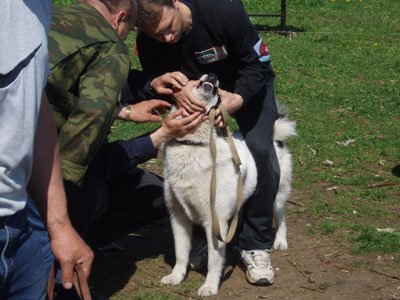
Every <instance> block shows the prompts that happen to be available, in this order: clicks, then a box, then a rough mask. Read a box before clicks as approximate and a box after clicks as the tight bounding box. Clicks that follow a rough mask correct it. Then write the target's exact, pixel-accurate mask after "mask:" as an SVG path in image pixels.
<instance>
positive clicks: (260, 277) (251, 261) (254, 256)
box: [240, 250, 274, 285]
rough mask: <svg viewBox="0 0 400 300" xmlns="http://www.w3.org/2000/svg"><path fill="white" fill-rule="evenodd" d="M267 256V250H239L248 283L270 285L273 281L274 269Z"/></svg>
mask: <svg viewBox="0 0 400 300" xmlns="http://www.w3.org/2000/svg"><path fill="white" fill-rule="evenodd" d="M269 256H270V251H269V250H249V251H245V250H242V251H240V257H241V260H242V262H243V264H244V265H245V267H246V278H247V281H248V282H249V283H251V284H254V285H271V284H273V283H274V270H273V268H272V265H271V261H270V258H269Z"/></svg>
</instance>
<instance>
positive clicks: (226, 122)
mask: <svg viewBox="0 0 400 300" xmlns="http://www.w3.org/2000/svg"><path fill="white" fill-rule="evenodd" d="M218 108H219V109H220V111H221V113H222V119H223V122H224V127H222V128H221V131H222V133H223V135H224V136H225V138H226V139H227V142H228V144H229V148H230V150H231V153H232V158H233V161H234V163H235V168H236V171H237V173H238V184H237V202H236V214H235V216H234V217H233V219H232V222H231V224H230V226H229V230H228V234H227V236H226V239H225V240H224V239H223V238H222V236H221V229H220V226H219V219H218V216H217V213H216V211H215V197H216V189H217V176H216V175H217V174H216V160H217V149H216V145H215V141H214V138H213V132H212V131H213V128H214V121H215V111H216V110H215V108H212V109H211V110H210V114H209V120H210V151H211V156H212V159H213V168H212V173H211V183H210V203H211V215H212V223H213V230H214V232H215V235H216V237H217V239H218V240H220V241H221V242H224V243H229V242H230V241H231V240H232V238H233V236H234V235H235V231H236V227H237V224H238V219H239V212H240V208H241V206H242V201H243V179H242V173H241V172H240V165H241V161H240V158H239V154H238V152H237V150H236V147H235V144H234V142H233V139H232V134H231V132H230V130H229V115H228V112H227V111H226V109H225V106H224V105H223V104H222V103H220V104H219V106H218Z"/></svg>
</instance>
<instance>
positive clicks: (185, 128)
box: [150, 109, 203, 148]
mask: <svg viewBox="0 0 400 300" xmlns="http://www.w3.org/2000/svg"><path fill="white" fill-rule="evenodd" d="M178 117H181V118H178ZM202 121H203V115H202V114H201V113H200V112H195V113H193V114H191V115H189V116H186V117H184V116H183V109H178V110H177V111H174V112H172V113H170V114H168V115H167V116H166V117H165V119H164V121H163V123H162V125H161V127H160V128H158V129H157V130H156V131H155V132H153V133H152V134H151V135H150V138H151V140H152V142H153V145H154V147H156V148H157V147H159V146H160V145H161V144H162V143H164V142H166V141H169V140H170V139H172V138H176V137H181V136H185V135H187V134H189V133H193V132H195V131H196V129H197V128H198V127H199V126H200V124H201V122H202Z"/></svg>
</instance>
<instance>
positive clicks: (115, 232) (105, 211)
mask: <svg viewBox="0 0 400 300" xmlns="http://www.w3.org/2000/svg"><path fill="white" fill-rule="evenodd" d="M64 184H65V191H66V194H67V200H68V201H67V203H68V214H69V216H70V219H71V223H72V225H73V226H74V228H75V229H76V230H77V231H78V233H79V234H80V235H81V236H82V237H83V239H84V240H85V241H86V242H87V243H88V244H89V245H90V246H91V247H93V248H97V247H100V246H104V245H106V244H108V243H110V242H112V241H113V240H114V239H116V238H118V237H122V236H123V235H125V234H126V233H128V232H129V229H131V228H132V226H137V225H140V224H143V223H145V222H149V221H153V220H156V219H158V218H161V217H163V216H166V215H167V209H166V207H165V205H164V195H163V179H162V178H161V177H159V176H157V175H156V174H154V173H151V172H149V171H146V170H142V169H140V168H135V169H134V170H132V171H131V172H130V173H127V174H124V175H123V176H117V177H112V178H108V179H105V178H102V177H101V176H96V174H93V172H92V173H90V172H89V173H88V174H87V175H86V176H85V179H84V181H83V183H82V185H81V186H78V185H74V184H72V183H70V182H68V181H65V182H64Z"/></svg>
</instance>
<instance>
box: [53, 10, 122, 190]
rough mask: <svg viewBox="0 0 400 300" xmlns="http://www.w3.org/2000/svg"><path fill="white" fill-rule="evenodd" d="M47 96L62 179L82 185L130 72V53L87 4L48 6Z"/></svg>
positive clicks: (118, 37) (104, 137)
mask: <svg viewBox="0 0 400 300" xmlns="http://www.w3.org/2000/svg"><path fill="white" fill-rule="evenodd" d="M49 57H50V76H49V78H48V83H47V86H46V93H47V96H48V99H49V102H50V105H51V108H52V111H53V116H54V119H55V121H56V125H57V131H58V134H59V144H60V156H61V167H62V171H63V177H64V179H66V180H69V181H71V182H73V183H75V184H81V183H82V180H83V177H84V175H85V172H86V170H87V168H88V165H89V164H90V162H91V161H92V159H93V158H94V156H95V155H96V153H97V151H98V150H99V148H100V146H101V145H102V144H103V143H104V142H105V140H106V137H107V134H108V132H109V130H110V128H111V125H112V123H113V121H114V118H115V113H116V109H117V107H118V104H119V98H120V94H121V90H122V88H123V87H124V85H125V83H126V80H127V76H128V72H129V69H130V57H129V49H128V47H127V46H126V45H125V43H124V42H123V40H122V39H121V38H120V36H119V35H118V34H117V32H116V31H115V30H114V29H113V28H112V27H111V25H110V24H109V23H108V22H107V21H106V20H105V19H104V17H103V16H102V15H101V14H100V13H99V12H98V11H97V10H96V9H94V8H93V7H92V6H89V5H87V4H84V3H75V4H73V5H71V6H70V7H60V6H53V17H52V24H51V30H50V34H49Z"/></svg>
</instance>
